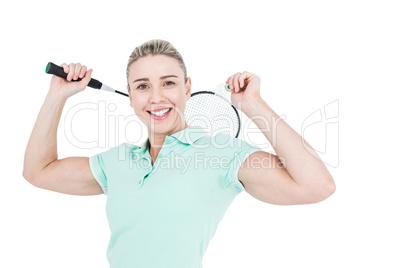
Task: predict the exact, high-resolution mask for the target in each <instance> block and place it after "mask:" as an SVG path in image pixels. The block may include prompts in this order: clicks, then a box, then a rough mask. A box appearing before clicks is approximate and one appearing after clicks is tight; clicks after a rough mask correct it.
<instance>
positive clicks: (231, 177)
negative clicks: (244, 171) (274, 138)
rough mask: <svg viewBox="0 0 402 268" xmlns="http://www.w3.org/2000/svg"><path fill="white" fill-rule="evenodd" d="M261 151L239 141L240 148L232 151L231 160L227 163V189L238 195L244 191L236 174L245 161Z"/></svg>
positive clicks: (256, 147)
mask: <svg viewBox="0 0 402 268" xmlns="http://www.w3.org/2000/svg"><path fill="white" fill-rule="evenodd" d="M258 151H263V150H262V149H261V148H260V147H258V146H255V145H251V144H249V143H247V142H245V141H241V146H240V147H239V148H236V150H235V151H234V154H233V155H232V156H233V159H232V161H231V162H230V163H229V170H228V173H227V180H228V182H229V187H232V188H234V189H235V190H236V191H237V192H238V193H240V192H242V191H245V190H246V189H245V188H244V186H243V184H242V183H241V182H240V180H239V178H238V176H237V175H238V173H239V170H240V167H241V165H242V164H243V162H244V161H246V159H247V158H248V157H249V156H250V155H252V154H253V153H255V152H258Z"/></svg>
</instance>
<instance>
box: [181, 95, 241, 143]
mask: <svg viewBox="0 0 402 268" xmlns="http://www.w3.org/2000/svg"><path fill="white" fill-rule="evenodd" d="M185 119H186V122H187V124H188V125H191V126H200V127H202V128H204V129H205V130H206V131H207V132H208V133H209V134H210V135H212V136H215V135H216V134H218V133H226V134H228V135H231V136H233V137H237V135H238V132H239V128H240V118H239V116H238V113H237V111H236V110H235V109H234V107H233V106H232V105H231V103H230V102H229V101H228V100H226V99H225V98H224V97H221V96H219V95H215V94H213V93H212V92H209V91H205V92H197V94H194V95H193V96H192V97H191V98H190V100H189V101H188V102H187V105H186V110H185Z"/></svg>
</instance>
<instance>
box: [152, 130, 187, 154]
mask: <svg viewBox="0 0 402 268" xmlns="http://www.w3.org/2000/svg"><path fill="white" fill-rule="evenodd" d="M187 127H188V125H187V123H185V124H184V127H182V128H177V129H175V130H173V131H171V132H169V133H155V132H150V131H149V130H148V137H149V138H148V139H149V141H148V142H149V144H148V146H149V148H148V149H149V154H150V155H151V157H152V158H153V159H156V157H157V156H158V154H159V152H160V150H161V149H162V145H163V143H164V142H165V139H166V136H170V135H172V134H174V133H176V132H179V131H181V130H183V129H185V128H187Z"/></svg>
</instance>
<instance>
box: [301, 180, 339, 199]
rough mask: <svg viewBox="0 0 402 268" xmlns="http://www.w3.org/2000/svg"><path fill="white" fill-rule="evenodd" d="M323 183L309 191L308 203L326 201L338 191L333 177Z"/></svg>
mask: <svg viewBox="0 0 402 268" xmlns="http://www.w3.org/2000/svg"><path fill="white" fill-rule="evenodd" d="M321 181H322V183H320V184H319V185H315V186H314V187H312V188H311V189H310V191H308V194H307V196H308V197H307V200H306V201H307V202H306V203H308V204H314V203H319V202H321V201H324V200H325V199H327V198H328V197H330V196H331V195H333V194H334V193H335V191H336V185H335V182H334V180H333V179H332V177H329V178H326V179H324V180H321Z"/></svg>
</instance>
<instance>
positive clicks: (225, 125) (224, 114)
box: [46, 62, 241, 138]
mask: <svg viewBox="0 0 402 268" xmlns="http://www.w3.org/2000/svg"><path fill="white" fill-rule="evenodd" d="M46 73H48V74H53V75H56V76H59V77H62V78H64V79H66V78H67V74H66V73H65V72H64V69H63V68H62V67H60V66H57V65H56V64H54V63H51V62H49V63H48V65H47V66H46ZM80 80H81V79H80V78H79V79H77V80H73V81H80ZM88 87H92V88H95V89H100V90H106V91H110V92H115V93H118V94H121V95H124V96H127V97H128V95H127V94H125V93H123V92H120V91H117V90H114V89H113V88H111V87H109V86H107V85H105V84H103V83H102V82H100V81H98V80H96V79H93V78H92V79H91V81H90V82H89V84H88ZM184 117H185V120H186V122H187V124H188V125H190V126H200V127H202V128H203V129H204V130H205V131H206V132H207V133H208V134H210V135H211V136H215V135H216V134H218V133H226V134H228V135H230V136H232V137H235V138H237V137H238V136H239V133H240V125H241V123H240V116H239V113H238V111H237V109H236V108H235V107H234V106H233V105H232V104H231V102H230V88H229V85H227V84H226V85H220V86H218V87H217V88H216V90H215V91H197V92H194V93H192V94H191V97H190V99H189V100H188V101H187V103H186V109H185V111H184Z"/></svg>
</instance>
